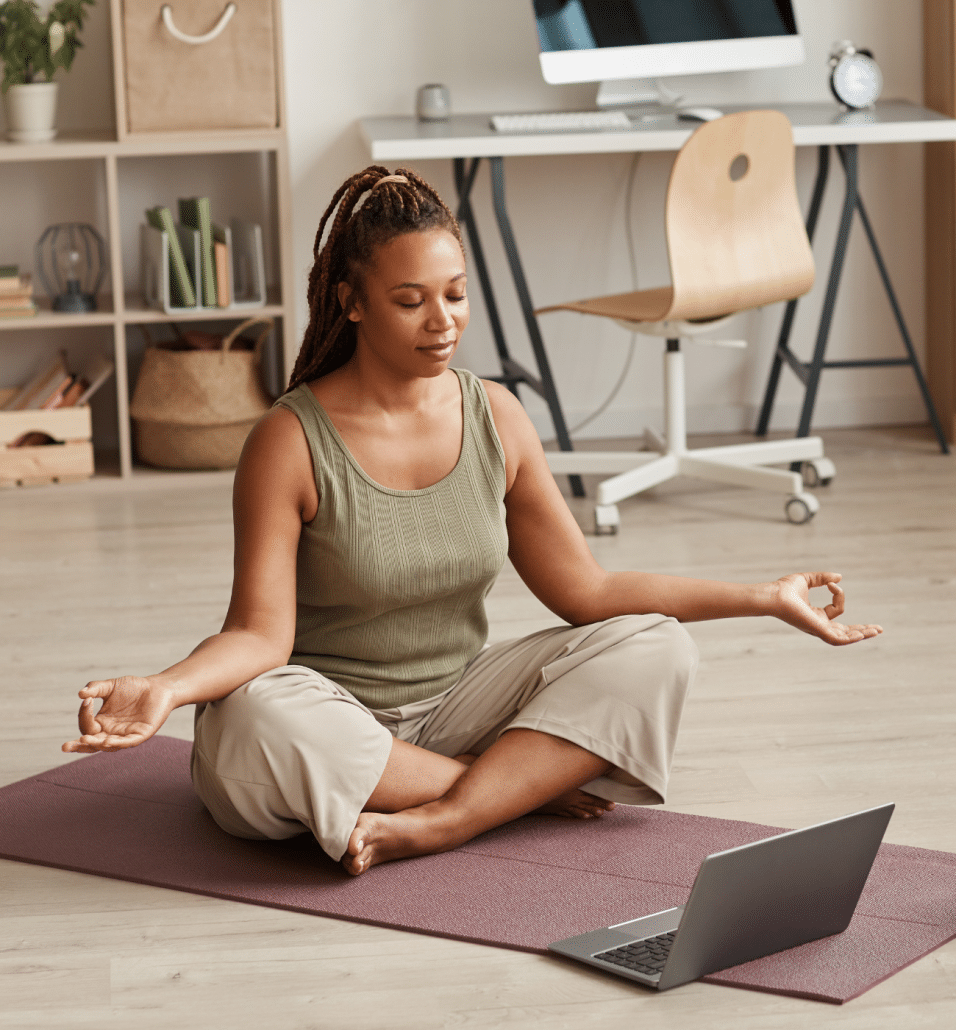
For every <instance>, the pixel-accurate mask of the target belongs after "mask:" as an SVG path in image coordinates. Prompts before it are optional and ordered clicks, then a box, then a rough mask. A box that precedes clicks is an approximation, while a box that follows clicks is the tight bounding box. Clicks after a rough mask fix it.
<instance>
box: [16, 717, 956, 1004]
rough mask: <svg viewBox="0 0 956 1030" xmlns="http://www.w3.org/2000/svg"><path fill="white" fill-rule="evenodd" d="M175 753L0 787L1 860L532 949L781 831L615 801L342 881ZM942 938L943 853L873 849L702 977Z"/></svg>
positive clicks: (880, 972)
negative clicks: (821, 926)
mask: <svg viewBox="0 0 956 1030" xmlns="http://www.w3.org/2000/svg"><path fill="white" fill-rule="evenodd" d="M189 747H190V745H189V743H188V742H186V741H182V740H177V739H174V738H171V737H154V738H153V739H152V740H150V741H148V742H147V743H146V744H143V745H141V746H140V747H138V748H133V749H131V750H129V751H123V752H117V753H115V754H103V755H91V756H89V757H85V758H81V759H78V760H77V761H74V762H71V763H69V764H67V765H64V766H61V767H60V768H58V769H53V770H50V771H49V772H44V773H40V774H39V775H38V776H34V777H32V778H30V779H27V780H22V781H20V782H19V783H14V784H11V785H10V786H8V787H4V788H2V789H0V856H2V857H4V858H10V859H15V860H17V861H23V862H34V863H38V864H40V865H50V866H57V867H59V868H63V869H72V870H76V871H79V872H84V873H94V874H96V875H98V876H109V877H114V878H117V879H121V880H132V881H134V882H136V883H146V884H151V885H153V886H158V887H169V888H172V889H174V890H183V891H191V892H194V893H197V894H208V895H211V896H212V897H217V898H229V899H232V900H234V901H243V902H251V903H253V904H258V905H269V906H273V907H276V908H286V909H291V910H293V911H296V912H306V913H311V914H314V915H324V916H334V917H338V918H342V919H351V920H355V921H357V922H363V923H372V924H375V925H378V926H390V927H395V928H397V929H401V930H413V931H417V932H419V933H428V934H435V935H437V936H442V937H451V938H456V939H459V940H466V941H474V942H477V943H481V944H491V945H497V946H500V947H506V948H516V949H519V950H524V951H535V952H544V951H545V950H546V948H547V945H548V944H549V943H550V942H551V941H557V940H561V939H562V938H564V937H570V936H571V935H573V934H576V933H581V932H584V931H586V930H591V929H595V928H596V927H599V926H603V925H609V924H612V923H618V922H621V921H623V920H626V919H632V918H635V917H637V916H639V915H644V914H646V913H650V912H656V911H659V910H660V909H664V908H668V907H670V906H672V905H679V904H681V903H683V902H684V901H685V900H686V898H687V895H688V894H689V892H690V888H691V885H692V883H693V880H694V876H695V875H696V873H697V868H698V866H699V865H700V862H701V860H702V859H703V858H704V857H705V856H706V855H708V854H710V853H711V852H714V851H720V850H722V849H724V848H729V847H734V846H736V845H738V844H745V843H748V842H749V841H753V840H759V839H761V838H763V837H769V836H771V835H772V834H774V833H777V832H779V828H777V827H771V826H760V825H757V824H755V823H744V822H736V821H731V820H727V819H708V818H705V817H703V816H691V815H679V814H676V813H673V812H666V811H662V810H660V809H654V808H631V807H626V806H618V808H617V809H616V810H615V811H614V812H612V813H610V814H609V815H606V816H604V817H603V818H602V819H600V820H599V821H598V822H590V821H583V820H582V821H578V820H570V819H561V818H558V817H549V816H530V817H527V818H525V819H520V820H518V821H517V822H515V823H511V824H509V825H508V826H504V827H501V828H499V829H497V830H494V831H492V832H490V833H486V834H483V835H482V836H481V837H478V838H476V839H475V840H473V841H471V842H470V843H468V844H466V845H464V846H462V847H460V848H457V849H456V850H454V851H450V852H448V853H446V854H444V855H431V856H427V857H424V858H416V859H407V860H405V861H402V862H391V863H387V864H385V865H381V866H376V867H375V868H373V869H371V870H370V871H369V872H368V873H365V874H364V875H363V876H360V877H357V878H353V877H350V876H348V875H347V874H346V873H345V872H344V871H343V870H342V869H341V867H340V866H338V865H337V864H336V863H334V862H332V860H331V859H329V858H328V857H327V856H326V855H325V854H324V853H323V852H322V851H321V849H320V848H319V846H318V845H317V844H316V842H315V841H314V840H313V839H312V837H311V836H309V835H303V836H302V837H298V838H295V839H293V840H291V841H283V842H272V841H247V840H239V839H237V838H235V837H230V836H229V835H228V834H226V833H224V832H223V831H222V830H220V829H219V828H218V827H217V826H216V825H215V823H213V821H212V819H211V818H210V817H209V816H208V814H207V813H206V811H205V810H204V809H203V807H202V805H201V804H200V802H199V801H198V799H197V798H196V796H195V794H194V793H193V790H192V785H191V783H190V780H189ZM953 937H956V855H952V854H948V853H945V852H939V851H926V850H923V849H920V848H909V847H902V846H899V845H892V844H884V845H883V847H882V848H881V849H880V853H879V856H878V857H877V860H876V863H875V865H874V867H873V871H872V873H871V874H870V879H869V881H868V883H867V885H866V888H865V890H864V892H863V897H862V898H861V900H860V904H859V906H858V907H857V912H856V915H855V916H854V917H853V921H852V922H851V924H850V927H849V929H848V930H847V931H846V932H845V933H843V934H839V935H837V936H834V937H828V938H825V939H823V940H820V941H814V942H812V943H810V944H805V945H803V946H801V947H799V948H792V949H790V950H789V951H785V952H780V953H778V954H776V955H771V956H769V957H767V958H763V959H758V960H756V961H754V962H748V963H746V964H744V965H741V966H736V967H734V968H733V969H728V970H724V971H723V972H721V973H717V974H714V975H712V976H709V977H707V978H706V979H707V981H708V982H712V983H720V984H729V985H732V986H735V987H746V988H750V989H753V990H760V991H770V992H775V993H778V994H789V995H794V996H797V997H802V998H814V999H818V1000H820V1001H829V1002H837V1003H839V1002H845V1001H849V1000H850V999H851V998H855V997H856V996H857V995H859V994H862V993H863V992H864V991H866V990H867V989H868V988H870V987H873V986H874V985H875V984H878V983H879V982H880V981H882V980H885V979H886V978H887V977H889V976H891V975H892V974H893V973H895V972H897V971H898V970H899V969H902V968H903V967H904V966H907V965H909V964H910V963H911V962H915V961H916V960H917V959H918V958H920V957H921V956H923V955H925V954H926V953H927V952H929V951H932V950H933V949H934V948H937V947H939V946H940V945H941V944H943V943H945V942H946V941H948V940H951V939H952V938H953ZM555 961H556V962H559V961H563V960H562V959H559V958H555ZM569 971H570V970H569ZM634 989H635V990H638V991H640V990H644V988H642V987H640V986H637V985H635V987H634Z"/></svg>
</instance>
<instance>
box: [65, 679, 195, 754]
mask: <svg viewBox="0 0 956 1030" xmlns="http://www.w3.org/2000/svg"><path fill="white" fill-rule="evenodd" d="M80 697H81V698H82V699H83V701H82V703H81V704H80V714H79V724H80V736H79V737H78V738H77V739H76V740H70V741H67V743H65V744H64V745H63V748H62V750H64V751H79V752H83V753H85V754H91V753H92V752H95V751H118V750H120V749H122V748H127V747H134V746H135V745H136V744H142V743H143V741H144V740H148V739H149V738H150V737H151V736H152V735H153V734H154V733H155V732H156V731H157V730H158V729H159V728H160V726H162V725H163V723H164V722H165V721H166V719H167V717H168V716H169V713H170V712H171V711H172V710H173V708H174V707H175V705H174V704H173V703H172V699H171V697H170V695H169V693H168V692H167V691H164V690H160V689H157V687H156V686H155V684H151V683H150V681H149V680H148V679H146V677H144V676H120V677H118V678H117V679H112V680H95V681H94V682H92V683H87V685H86V686H85V687H84V688H83V689H82V690H81V691H80ZM97 698H101V699H102V701H103V704H102V705H101V706H100V709H99V711H98V712H97V711H95V706H96V700H97Z"/></svg>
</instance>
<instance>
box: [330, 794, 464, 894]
mask: <svg viewBox="0 0 956 1030" xmlns="http://www.w3.org/2000/svg"><path fill="white" fill-rule="evenodd" d="M434 807H435V805H434V803H431V804H426V805H422V806H420V807H419V808H409V809H406V810H405V811H404V812H390V813H381V812H362V813H361V815H359V817H358V822H357V823H356V824H355V829H354V830H353V831H352V833H351V834H350V836H349V842H348V844H347V845H346V849H345V854H344V855H343V856H342V865H343V866H344V867H345V871H346V872H347V873H351V874H352V875H353V876H358V875H359V874H360V873H364V872H366V871H367V870H368V869H371V868H372V866H373V865H379V864H381V863H382V862H390V861H392V860H393V859H396V858H414V857H415V856H416V855H435V854H438V853H440V852H442V851H450V850H451V849H452V848H454V847H456V846H457V845H458V844H461V843H463V842H464V841H465V840H468V839H469V838H470V836H473V834H467V833H466V834H464V835H462V834H456V833H455V832H454V830H451V832H450V833H448V832H443V829H442V822H441V821H440V820H436V819H434V818H429V812H430V811H434Z"/></svg>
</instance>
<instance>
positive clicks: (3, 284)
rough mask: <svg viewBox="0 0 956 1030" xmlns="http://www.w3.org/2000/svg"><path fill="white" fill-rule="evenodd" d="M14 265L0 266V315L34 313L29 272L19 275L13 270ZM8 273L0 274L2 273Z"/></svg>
mask: <svg viewBox="0 0 956 1030" xmlns="http://www.w3.org/2000/svg"><path fill="white" fill-rule="evenodd" d="M16 267H17V266H16V265H5V266H3V267H2V268H0V317H2V318H23V317H24V316H27V315H35V314H36V310H37V308H36V304H35V303H34V301H33V283H32V280H31V278H30V274H29V272H27V273H26V274H23V275H21V274H20V273H19V272H13V271H12V270H13V269H15V268H16ZM4 272H6V273H10V274H2V273H4Z"/></svg>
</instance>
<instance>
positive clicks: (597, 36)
mask: <svg viewBox="0 0 956 1030" xmlns="http://www.w3.org/2000/svg"><path fill="white" fill-rule="evenodd" d="M533 3H534V13H535V21H536V24H537V28H538V39H539V42H540V48H541V71H542V74H543V75H544V79H545V81H546V82H550V83H555V84H557V83H568V82H600V83H601V88H600V89H599V91H598V104H599V105H605V104H613V103H628V102H636V101H640V100H652V99H658V98H659V95H660V92H661V90H659V89H658V87H657V86H656V84H655V83H654V80H656V79H657V78H658V77H662V76H667V75H694V74H702V73H705V72H726V71H743V70H746V69H751V68H774V67H780V66H783V65H791V64H800V63H801V62H802V61H803V59H804V49H803V41H802V40H801V38H800V36H799V34H798V33H797V24H796V19H795V18H794V16H793V6H792V4H791V2H790V0H533Z"/></svg>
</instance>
